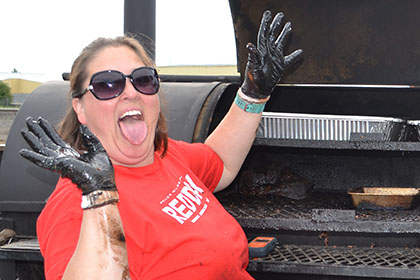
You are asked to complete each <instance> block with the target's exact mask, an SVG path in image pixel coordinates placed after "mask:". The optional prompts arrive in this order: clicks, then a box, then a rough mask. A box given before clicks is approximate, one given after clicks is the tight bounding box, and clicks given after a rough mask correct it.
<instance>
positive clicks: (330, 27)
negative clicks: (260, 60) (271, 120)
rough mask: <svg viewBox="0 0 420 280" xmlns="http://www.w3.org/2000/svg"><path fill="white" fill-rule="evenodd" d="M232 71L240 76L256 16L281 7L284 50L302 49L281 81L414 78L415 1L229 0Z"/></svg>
mask: <svg viewBox="0 0 420 280" xmlns="http://www.w3.org/2000/svg"><path fill="white" fill-rule="evenodd" d="M229 3H230V7H231V13H232V19H233V25H234V29H235V37H236V45H237V59H238V70H239V71H240V73H241V75H242V76H243V72H244V69H245V64H246V60H247V54H248V52H247V49H246V48H245V46H246V44H247V42H253V43H255V41H256V38H257V32H258V28H259V25H260V21H261V16H262V14H263V12H264V11H265V10H271V11H272V13H273V16H274V14H275V13H277V12H279V11H282V12H284V14H285V19H284V22H286V21H290V22H292V28H293V32H292V35H291V38H290V40H289V44H288V45H287V46H286V50H285V54H289V53H291V52H292V51H294V50H295V49H298V48H302V49H303V51H304V53H303V59H302V60H301V61H300V65H298V67H296V69H295V71H293V72H292V71H291V73H289V75H288V76H286V77H285V78H284V80H283V83H291V84H295V83H297V84H323V83H328V84H370V85H376V84H384V85H388V84H408V85H418V84H419V83H420V75H419V73H420V32H419V26H420V16H419V13H418V11H419V10H420V1H412V0H386V1H385V0H377V1H372V0H352V1H348V0H335V1H330V0H315V1H314V0H281V1H279V0H261V1H255V0H229Z"/></svg>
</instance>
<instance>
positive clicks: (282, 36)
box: [275, 22, 292, 52]
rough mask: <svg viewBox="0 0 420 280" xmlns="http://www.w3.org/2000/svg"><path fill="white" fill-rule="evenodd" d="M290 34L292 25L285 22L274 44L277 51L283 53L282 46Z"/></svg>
mask: <svg viewBox="0 0 420 280" xmlns="http://www.w3.org/2000/svg"><path fill="white" fill-rule="evenodd" d="M291 32H292V24H291V23H290V22H286V24H285V25H284V27H283V30H282V31H281V33H280V35H279V36H278V38H277V40H276V42H275V46H276V50H277V51H280V52H283V48H284V45H285V44H286V42H287V38H288V37H289V35H290V33H291Z"/></svg>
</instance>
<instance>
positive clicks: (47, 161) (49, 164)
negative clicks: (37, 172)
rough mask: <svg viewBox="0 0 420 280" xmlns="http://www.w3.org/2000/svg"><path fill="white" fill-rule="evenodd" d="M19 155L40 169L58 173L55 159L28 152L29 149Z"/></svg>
mask: <svg viewBox="0 0 420 280" xmlns="http://www.w3.org/2000/svg"><path fill="white" fill-rule="evenodd" d="M19 154H20V155H21V156H22V157H24V158H26V159H27V160H29V161H31V162H33V163H35V164H36V165H38V166H39V167H42V168H45V169H48V170H51V171H56V169H55V163H54V158H53V157H48V156H44V155H42V154H39V153H36V152H34V151H30V150H27V149H22V150H20V151H19Z"/></svg>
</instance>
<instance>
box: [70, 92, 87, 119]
mask: <svg viewBox="0 0 420 280" xmlns="http://www.w3.org/2000/svg"><path fill="white" fill-rule="evenodd" d="M71 104H72V106H73V110H74V111H75V112H76V115H77V119H78V120H79V122H80V123H81V124H86V116H85V107H84V106H83V102H82V101H81V100H80V98H73V99H72V100H71Z"/></svg>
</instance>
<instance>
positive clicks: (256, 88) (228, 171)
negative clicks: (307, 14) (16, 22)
mask: <svg viewBox="0 0 420 280" xmlns="http://www.w3.org/2000/svg"><path fill="white" fill-rule="evenodd" d="M283 17H284V15H283V13H278V14H276V16H275V17H274V19H273V21H272V22H271V24H270V21H271V12H270V11H265V12H264V14H263V17H262V20H261V25H260V29H259V32H258V37H257V46H255V45H254V44H252V43H248V45H247V49H248V52H249V53H248V62H247V65H246V69H245V77H244V82H243V84H242V86H241V88H240V89H239V90H238V93H237V95H236V98H235V101H234V103H233V104H232V106H231V108H230V110H229V112H228V113H227V114H226V116H225V117H224V119H223V120H222V122H221V123H220V124H219V125H218V126H217V128H216V129H215V130H214V131H213V133H212V134H211V135H210V136H209V137H208V138H207V140H206V142H205V143H206V144H208V145H209V146H210V147H211V148H212V149H213V150H214V151H215V152H216V153H217V154H218V155H219V156H220V158H221V159H222V160H223V163H224V171H223V175H222V178H221V180H220V182H219V184H218V186H217V188H216V191H220V190H222V189H223V188H225V187H227V186H228V185H229V184H230V183H231V182H232V181H233V179H234V178H235V177H236V175H237V174H238V171H239V169H240V168H241V166H242V163H243V162H244V160H245V158H246V156H247V154H248V152H249V150H250V148H251V146H252V143H253V142H254V139H255V135H256V131H257V129H258V125H259V123H260V120H261V115H262V111H263V110H264V106H265V104H266V102H267V101H268V99H269V98H270V95H271V93H272V91H273V89H274V88H275V86H276V84H277V83H279V82H280V80H281V78H282V77H283V74H284V72H285V71H286V70H287V68H289V67H290V66H291V65H293V64H294V63H295V62H296V61H297V60H298V59H299V57H300V56H301V54H302V50H301V49H299V50H296V51H294V52H293V53H291V54H289V55H287V56H284V55H283V48H284V45H285V43H286V40H287V38H288V36H289V34H290V32H291V31H292V26H291V23H290V22H287V23H286V24H285V25H284V27H283V28H281V27H282V20H283Z"/></svg>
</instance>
